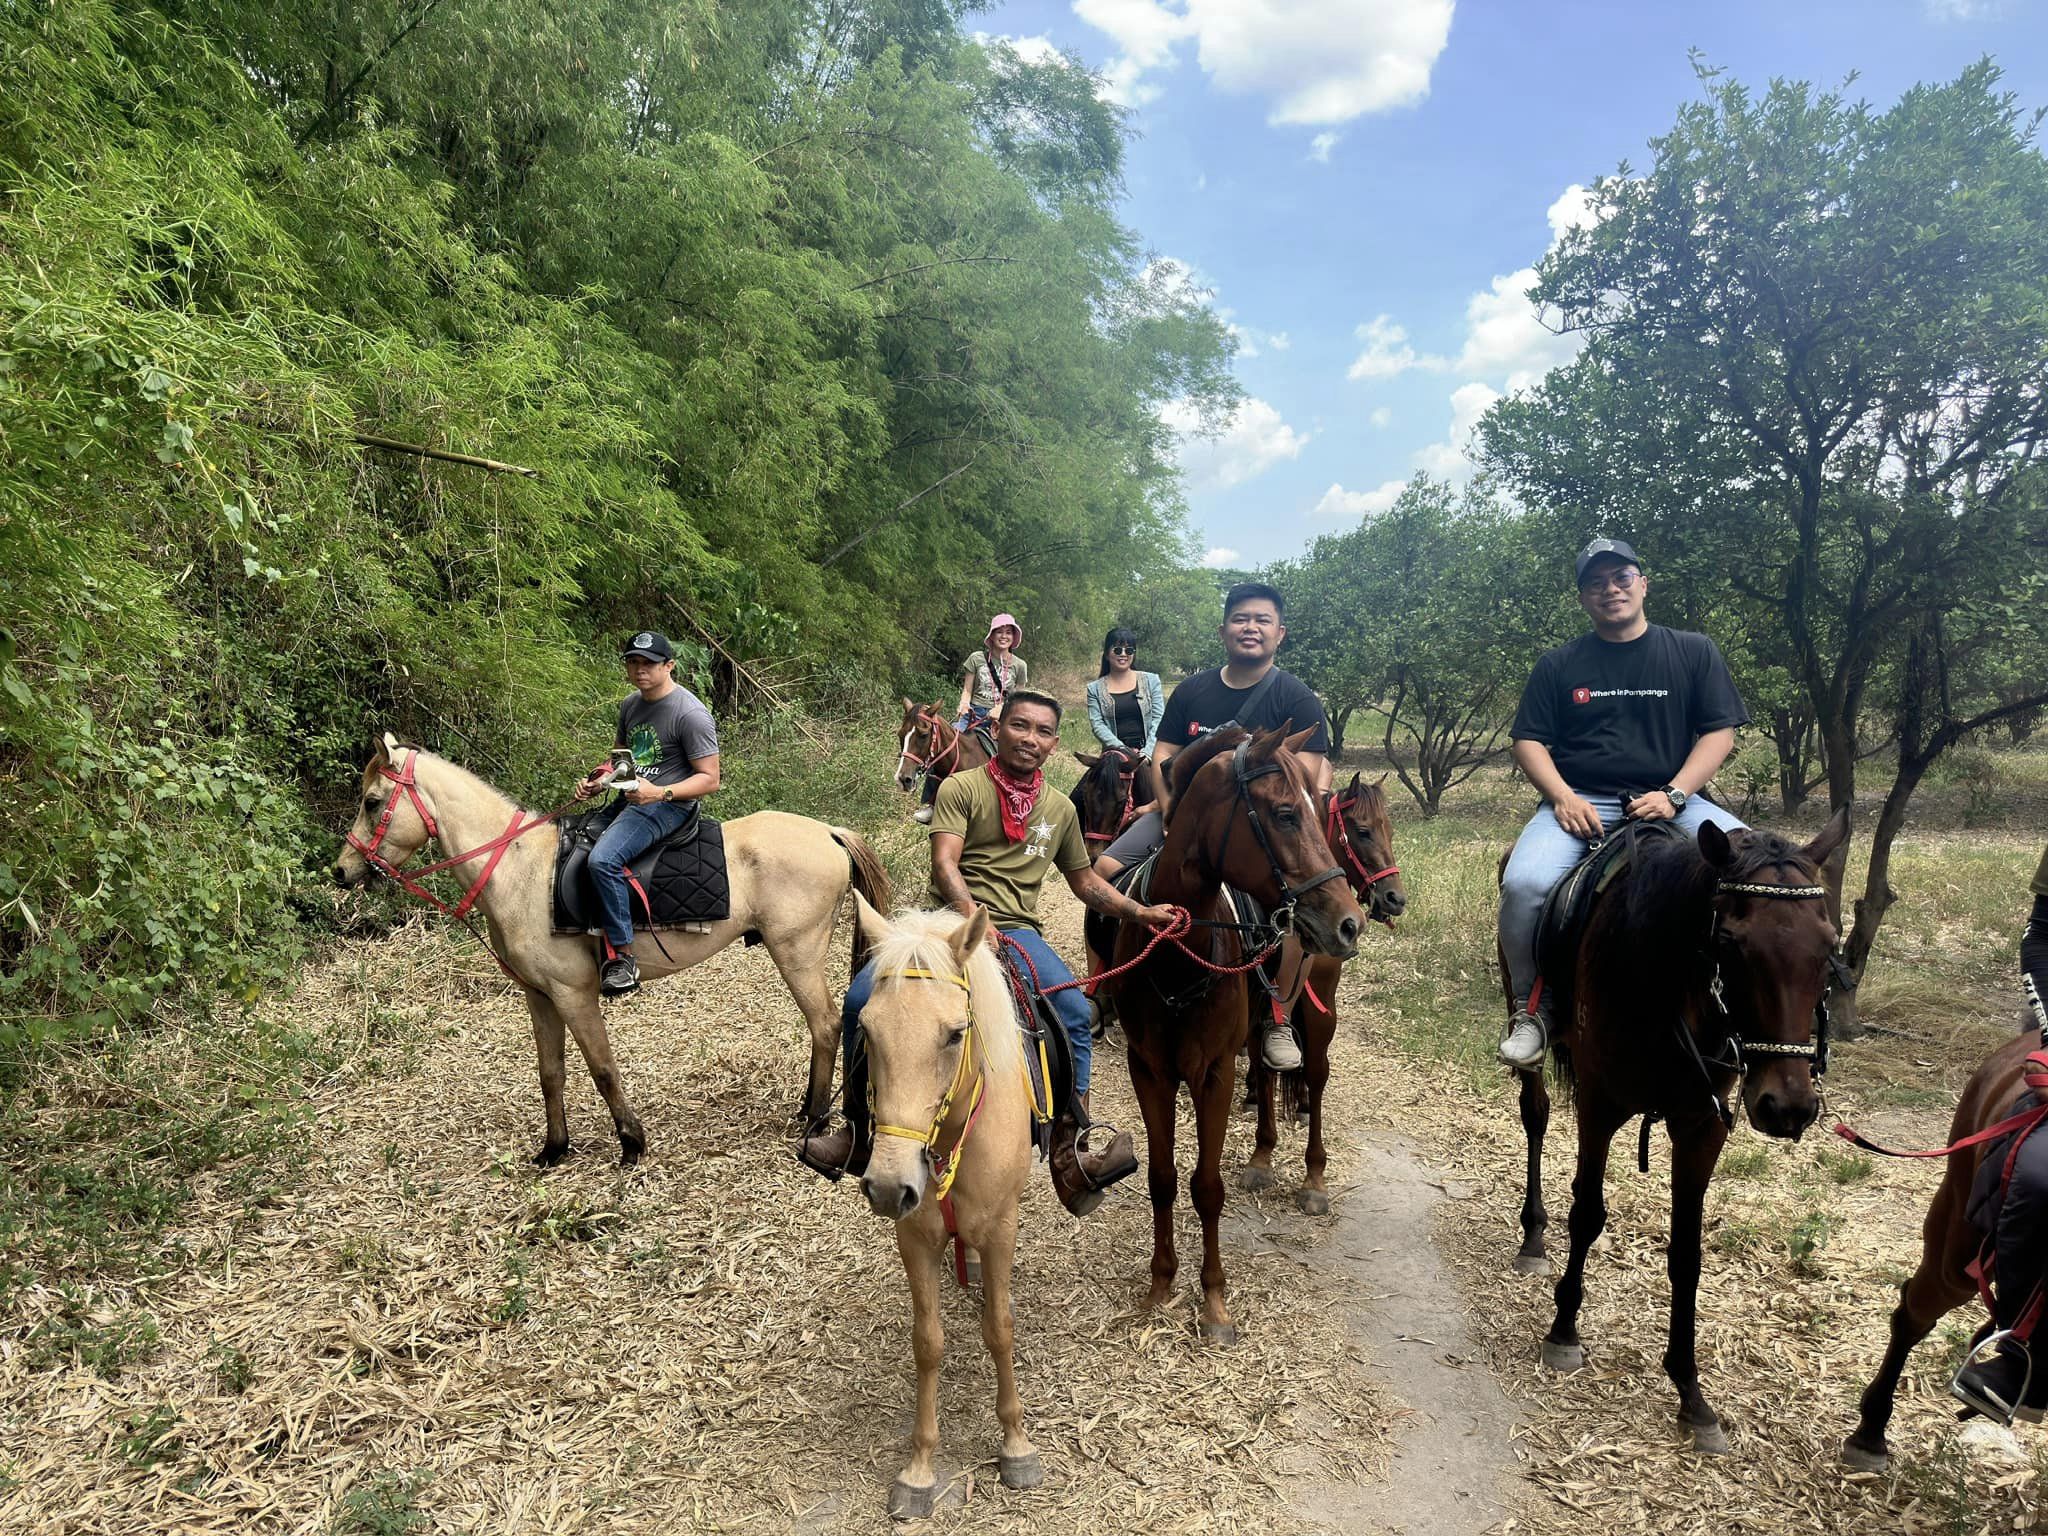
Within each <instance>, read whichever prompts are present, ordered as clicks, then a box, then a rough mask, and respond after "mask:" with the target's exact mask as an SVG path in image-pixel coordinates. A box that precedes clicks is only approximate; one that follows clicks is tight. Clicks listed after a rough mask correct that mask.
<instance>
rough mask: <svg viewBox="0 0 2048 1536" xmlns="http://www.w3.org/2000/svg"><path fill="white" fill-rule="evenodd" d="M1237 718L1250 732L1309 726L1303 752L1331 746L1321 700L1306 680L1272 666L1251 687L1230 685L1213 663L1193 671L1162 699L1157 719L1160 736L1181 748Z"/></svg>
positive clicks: (1319, 750) (1320, 750)
mask: <svg viewBox="0 0 2048 1536" xmlns="http://www.w3.org/2000/svg"><path fill="white" fill-rule="evenodd" d="M1232 720H1235V721H1236V722H1237V723H1238V724H1239V725H1241V726H1243V727H1244V728H1245V729H1246V730H1248V731H1270V730H1272V729H1273V728H1274V727H1275V726H1277V725H1283V724H1285V723H1286V722H1287V721H1289V720H1292V721H1293V722H1294V728H1295V729H1296V730H1297V731H1299V730H1305V729H1307V728H1308V727H1309V726H1311V725H1313V726H1314V727H1315V728H1316V733H1315V735H1313V736H1311V737H1309V739H1308V740H1307V741H1306V742H1304V743H1303V744H1302V748H1301V750H1302V751H1304V752H1328V751H1329V750H1330V722H1329V721H1328V720H1327V719H1326V718H1325V717H1324V715H1323V704H1322V700H1320V699H1318V698H1317V697H1316V696H1315V694H1314V692H1313V691H1311V690H1310V688H1309V686H1308V684H1306V683H1304V682H1303V681H1302V680H1301V679H1300V678H1298V677H1296V676H1294V675H1293V674H1292V673H1289V672H1283V671H1281V670H1280V669H1279V668H1278V667H1275V668H1273V670H1272V671H1271V672H1268V673H1267V674H1266V675H1265V676H1264V677H1262V678H1260V679H1259V680H1258V681H1257V682H1256V683H1254V684H1252V686H1251V687H1249V688H1232V687H1231V686H1229V685H1228V684H1227V683H1225V682H1224V681H1223V669H1222V668H1221V667H1211V668H1210V669H1209V670H1208V671H1207V672H1197V673H1196V674H1195V675H1194V676H1193V677H1191V678H1189V679H1188V680H1187V681H1186V682H1184V683H1182V684H1181V685H1180V686H1179V687H1178V688H1176V689H1174V690H1173V696H1172V697H1171V698H1169V699H1168V700H1167V701H1166V714H1165V715H1164V716H1163V717H1162V718H1161V719H1160V721H1159V739H1160V740H1161V741H1164V742H1167V743H1169V744H1171V745H1173V746H1175V747H1184V746H1186V745H1187V744H1188V743H1189V742H1191V741H1193V740H1194V739H1195V738H1196V737H1197V736H1199V735H1201V734H1202V732H1204V731H1213V730H1215V729H1216V727H1217V726H1219V725H1225V724H1228V723H1229V722H1230V721H1232Z"/></svg>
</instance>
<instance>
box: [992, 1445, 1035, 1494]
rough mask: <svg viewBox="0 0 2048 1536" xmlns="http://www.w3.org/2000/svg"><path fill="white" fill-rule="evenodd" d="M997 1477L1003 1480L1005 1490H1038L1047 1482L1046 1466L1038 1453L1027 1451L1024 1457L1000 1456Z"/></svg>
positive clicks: (997, 1464) (997, 1460)
mask: <svg viewBox="0 0 2048 1536" xmlns="http://www.w3.org/2000/svg"><path fill="white" fill-rule="evenodd" d="M996 1476H998V1477H1000V1478H1001V1479H1002V1480H1003V1486H1004V1487H1005V1488H1036V1487H1037V1486H1038V1485H1039V1484H1040V1483H1042V1482H1044V1481H1045V1466H1044V1464H1043V1463H1042V1462H1040V1461H1039V1459H1038V1452H1036V1451H1026V1452H1025V1453H1024V1454H1023V1455H1022V1456H998V1457H997V1458H996Z"/></svg>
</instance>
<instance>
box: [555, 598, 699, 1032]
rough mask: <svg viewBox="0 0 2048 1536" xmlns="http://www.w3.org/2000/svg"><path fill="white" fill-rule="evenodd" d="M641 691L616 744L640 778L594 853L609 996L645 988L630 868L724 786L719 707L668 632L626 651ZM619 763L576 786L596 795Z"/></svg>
mask: <svg viewBox="0 0 2048 1536" xmlns="http://www.w3.org/2000/svg"><path fill="white" fill-rule="evenodd" d="M620 659H621V660H622V661H624V663H625V665H626V681H628V682H629V683H631V684H632V685H633V687H634V689H635V690H636V691H635V692H634V694H633V696H632V697H630V698H628V699H627V700H625V702H623V703H622V704H620V705H619V728H618V730H617V732H616V733H614V735H613V737H612V746H613V747H614V748H615V749H616V748H624V749H626V750H627V751H630V752H631V753H632V754H633V761H634V763H635V764H636V765H637V767H638V769H639V775H638V782H636V783H635V784H634V785H633V786H632V788H630V789H622V790H621V791H620V792H619V794H618V797H617V798H616V799H615V800H614V801H613V802H612V804H611V805H610V806H609V807H607V808H606V809H605V810H604V811H603V812H601V813H600V817H601V820H600V822H599V825H600V826H602V827H603V828H604V831H603V834H602V835H601V836H600V837H599V838H598V840H597V845H596V846H595V847H594V848H592V849H591V850H590V873H591V879H592V883H593V884H594V885H596V887H597V899H598V904H599V905H600V906H601V907H603V909H604V938H605V950H606V954H605V961H604V966H603V968H602V969H601V970H600V972H599V973H598V989H599V990H600V991H601V992H603V993H605V994H606V995H607V996H614V997H615V996H617V995H619V994H620V993H623V992H631V991H632V990H633V989H634V988H636V987H638V986H639V985H640V966H639V963H638V962H637V961H635V960H634V958H633V894H632V888H631V887H630V886H628V885H627V884H626V866H627V865H628V864H630V863H631V862H632V861H633V860H634V859H635V858H637V857H638V856H639V855H640V854H642V853H644V852H646V851H647V849H648V848H650V847H652V846H653V845H654V844H655V843H656V842H657V841H659V840H660V839H661V838H664V837H666V836H668V835H669V833H671V832H674V831H676V830H677V829H678V828H680V827H682V826H683V825H685V824H686V823H687V822H688V821H689V819H690V818H691V817H692V816H694V815H696V814H697V802H698V801H699V800H701V799H703V797H704V796H706V795H708V794H711V793H713V792H714V791H716V790H717V788H718V727H717V725H716V724H715V723H714V722H713V721H712V718H711V711H710V710H708V709H706V708H705V707H704V704H703V701H702V700H700V699H699V698H698V697H697V696H696V695H695V694H694V693H692V692H690V690H689V689H687V688H685V687H683V686H682V685H681V684H680V683H678V682H677V681H676V679H675V671H676V653H675V647H674V646H672V645H670V644H669V642H668V637H667V636H666V635H662V634H657V633H656V632H655V631H653V630H649V629H643V630H641V631H640V633H639V634H637V635H635V636H633V637H632V639H630V640H628V641H627V642H626V648H625V650H624V651H623V652H621V653H620ZM610 773H611V765H610V764H609V763H606V764H605V765H603V766H601V767H599V768H598V769H596V770H595V771H594V772H592V773H591V775H590V776H589V777H588V778H586V779H585V780H584V781H583V782H582V783H580V784H578V785H577V786H576V798H577V799H578V800H588V799H589V798H590V797H591V796H592V795H595V794H598V793H599V792H601V791H602V790H603V788H604V785H605V781H606V779H607V778H609V777H610Z"/></svg>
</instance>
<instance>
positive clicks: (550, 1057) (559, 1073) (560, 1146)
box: [526, 987, 569, 1168]
mask: <svg viewBox="0 0 2048 1536" xmlns="http://www.w3.org/2000/svg"><path fill="white" fill-rule="evenodd" d="M526 1011H527V1014H528V1015H529V1016H530V1017H531V1018H532V1020H533V1045H534V1050H535V1053H536V1054H537V1055H538V1056H539V1058H540V1099H541V1106H542V1109H543V1110H544V1112H545V1113H546V1115H547V1122H548V1128H547V1135H546V1137H545V1138H544V1139H543V1140H542V1141H541V1144H540V1151H538V1152H536V1153H535V1154H534V1155H533V1160H534V1161H535V1162H536V1163H538V1164H539V1165H540V1166H541V1167H543V1168H552V1167H554V1166H555V1164H557V1163H559V1162H560V1161H561V1160H562V1159H563V1158H565V1157H567V1156H568V1155H569V1113H568V1111H567V1110H566V1109H565V1108H564V1107H563V1105H562V1088H563V1084H564V1081H565V1079H566V1078H567V1075H568V1073H567V1068H566V1066H565V1064H564V1061H563V1056H564V1050H563V1047H564V1046H565V1045H566V1044H567V1043H568V1042H567V1039H566V1037H565V1036H564V1034H563V1027H562V1014H561V1010H560V1009H558V1008H556V1007H555V1004H554V1000H553V999H552V998H550V997H549V996H548V995H547V993H545V992H538V991H535V990H534V989H533V988H531V987H529V988H527V989H526Z"/></svg>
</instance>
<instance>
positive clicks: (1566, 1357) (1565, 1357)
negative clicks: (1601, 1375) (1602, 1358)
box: [1543, 1339, 1586, 1376]
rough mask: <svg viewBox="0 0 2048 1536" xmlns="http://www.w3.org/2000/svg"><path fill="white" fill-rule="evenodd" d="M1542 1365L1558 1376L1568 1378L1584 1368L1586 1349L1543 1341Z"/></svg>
mask: <svg viewBox="0 0 2048 1536" xmlns="http://www.w3.org/2000/svg"><path fill="white" fill-rule="evenodd" d="M1543 1363H1544V1365H1546V1366H1547V1367H1549V1368H1550V1369H1551V1370H1553V1371H1556V1372H1557V1373H1558V1374H1559V1375H1560V1376H1569V1375H1570V1374H1571V1373H1572V1372H1573V1371H1582V1370H1584V1369H1585V1368H1586V1347H1585V1346H1584V1345H1583V1344H1553V1343H1551V1341H1550V1340H1548V1339H1545V1340H1544V1341H1543Z"/></svg>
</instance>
